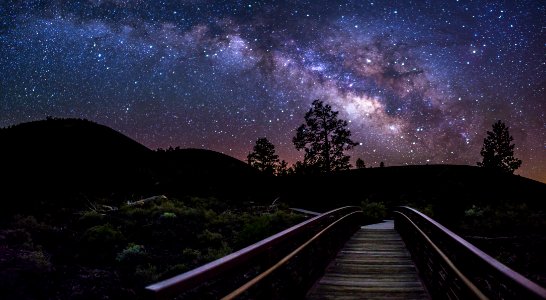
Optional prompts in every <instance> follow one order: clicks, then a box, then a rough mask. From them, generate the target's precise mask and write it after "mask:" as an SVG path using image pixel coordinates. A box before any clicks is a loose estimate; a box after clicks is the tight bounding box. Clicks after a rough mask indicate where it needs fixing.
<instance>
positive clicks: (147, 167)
mask: <svg viewBox="0 0 546 300" xmlns="http://www.w3.org/2000/svg"><path fill="white" fill-rule="evenodd" d="M0 165H1V166H2V167H1V168H2V172H1V175H0V184H1V186H2V194H3V196H2V198H3V201H2V202H3V203H2V206H4V207H11V208H13V209H18V208H22V207H24V208H25V209H33V208H36V209H39V207H41V205H38V206H36V205H37V204H54V203H57V204H61V203H62V204H63V205H69V206H70V205H76V206H81V205H84V204H86V203H85V200H82V198H85V197H87V196H91V195H94V196H104V197H108V198H113V199H116V198H117V199H118V200H119V201H122V200H124V199H131V200H132V197H137V198H138V197H141V196H149V195H154V194H164V193H173V194H178V195H192V194H193V195H207V196H216V195H223V196H229V195H232V194H237V197H238V198H239V199H240V198H241V197H240V195H241V191H244V192H246V191H248V190H251V189H250V188H248V187H249V185H248V181H247V179H248V180H250V178H252V179H253V180H260V176H254V175H256V173H257V172H256V171H255V170H254V169H253V168H251V167H250V166H248V165H247V164H245V163H244V162H242V161H239V160H237V159H235V158H232V157H229V156H227V155H224V154H220V153H217V152H214V151H210V150H199V149H182V150H180V149H177V150H174V151H168V152H164V151H163V152H162V151H152V150H150V149H148V148H147V147H145V146H143V145H141V144H139V143H137V142H136V141H134V140H132V139H130V138H128V137H126V136H125V135H123V134H121V133H119V132H117V131H115V130H113V129H111V128H108V127H106V126H103V125H100V124H97V123H94V122H91V121H87V120H80V119H52V118H48V119H47V120H42V121H35V122H29V123H23V124H19V125H16V126H11V127H8V128H3V129H0ZM245 178H246V179H245ZM259 186H260V185H259V184H254V185H250V187H256V188H258V187H259ZM14 198H16V199H19V200H20V201H10V200H8V199H14ZM75 199H79V200H78V201H76V200H75ZM9 210H10V209H7V211H9Z"/></svg>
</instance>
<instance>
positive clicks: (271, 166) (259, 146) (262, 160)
mask: <svg viewBox="0 0 546 300" xmlns="http://www.w3.org/2000/svg"><path fill="white" fill-rule="evenodd" d="M247 160H248V164H250V165H251V166H253V167H254V168H256V169H258V170H260V171H262V172H264V173H267V174H271V175H273V174H275V173H276V171H277V168H278V165H279V156H278V155H277V154H275V146H274V145H273V144H272V143H271V142H270V141H269V140H268V139H267V138H265V137H263V138H259V139H258V140H257V141H256V145H254V149H253V151H252V152H251V153H249V154H248V156H247Z"/></svg>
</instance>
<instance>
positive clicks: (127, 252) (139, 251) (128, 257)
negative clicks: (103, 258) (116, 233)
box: [116, 243, 146, 262]
mask: <svg viewBox="0 0 546 300" xmlns="http://www.w3.org/2000/svg"><path fill="white" fill-rule="evenodd" d="M144 256H146V250H145V249H144V246H142V245H137V244H134V243H130V244H129V245H127V247H126V248H125V249H123V250H122V251H121V252H119V253H118V255H117V256H116V260H117V261H119V262H127V261H135V260H139V259H141V258H143V257H144Z"/></svg>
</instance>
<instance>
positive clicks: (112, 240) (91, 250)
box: [81, 224, 125, 263]
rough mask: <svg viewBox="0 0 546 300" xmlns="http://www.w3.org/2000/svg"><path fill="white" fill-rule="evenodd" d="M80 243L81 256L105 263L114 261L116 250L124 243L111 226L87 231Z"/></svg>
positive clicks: (96, 227)
mask: <svg viewBox="0 0 546 300" xmlns="http://www.w3.org/2000/svg"><path fill="white" fill-rule="evenodd" d="M81 242H82V248H81V254H83V256H84V257H86V258H88V259H91V260H94V261H103V262H105V263H106V262H110V261H111V260H113V259H114V257H115V253H116V250H117V249H119V248H120V247H121V245H122V244H124V243H125V238H124V237H123V234H122V233H121V232H120V231H119V230H117V229H115V228H114V227H112V225H110V224H104V225H98V226H93V227H91V228H89V229H87V231H85V233H84V234H83V236H82V239H81Z"/></svg>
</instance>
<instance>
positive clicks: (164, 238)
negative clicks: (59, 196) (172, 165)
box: [0, 197, 304, 299]
mask: <svg viewBox="0 0 546 300" xmlns="http://www.w3.org/2000/svg"><path fill="white" fill-rule="evenodd" d="M98 202H99V203H93V205H90V207H92V208H89V209H86V210H80V211H70V212H68V211H65V212H63V213H62V214H61V215H52V214H44V215H40V216H38V215H36V216H33V215H15V216H13V217H12V218H11V219H9V220H7V221H6V222H5V223H4V224H3V226H2V229H1V230H0V247H1V249H0V250H1V251H0V292H1V293H0V298H4V299H6V298H9V299H15V298H17V299H27V298H40V297H43V296H44V295H49V296H47V297H48V298H62V299H103V298H104V299H106V298H108V299H112V298H129V297H133V298H134V297H140V296H141V292H142V290H143V287H144V286H146V285H147V284H150V283H152V282H155V281H157V280H161V279H165V278H168V277H170V276H173V275H176V274H179V273H182V272H184V271H187V270H190V269H192V268H195V267H197V266H199V265H202V264H204V263H206V262H208V261H212V260H214V259H217V258H219V257H222V256H225V255H227V254H229V253H231V252H233V251H235V250H238V249H240V248H242V247H244V246H247V245H249V244H252V243H254V242H256V241H258V240H261V239H263V238H265V237H267V236H269V235H271V234H274V233H276V232H278V231H281V230H282V229H285V228H287V227H289V226H291V225H293V224H296V223H298V222H300V221H302V220H303V219H304V217H303V216H301V215H298V214H295V213H291V212H289V211H288V210H286V209H283V208H278V207H255V206H247V208H245V209H243V208H233V207H228V206H227V205H226V204H224V203H223V202H222V201H220V200H217V199H215V198H196V197H186V198H183V199H167V198H164V197H157V198H156V200H154V201H147V202H142V203H137V204H126V205H122V206H120V207H107V206H103V205H101V203H100V202H101V201H98Z"/></svg>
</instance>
